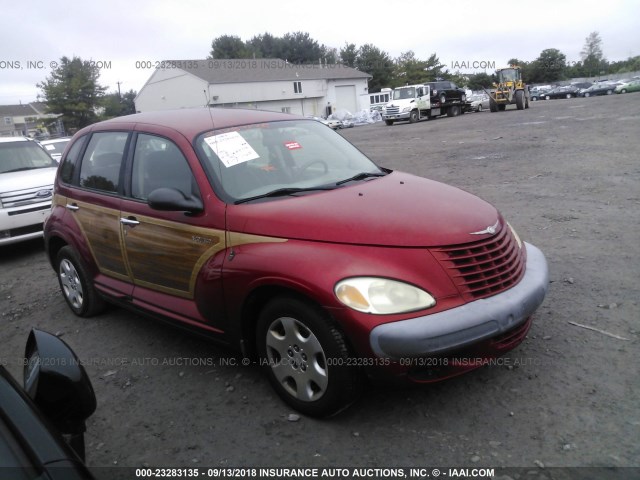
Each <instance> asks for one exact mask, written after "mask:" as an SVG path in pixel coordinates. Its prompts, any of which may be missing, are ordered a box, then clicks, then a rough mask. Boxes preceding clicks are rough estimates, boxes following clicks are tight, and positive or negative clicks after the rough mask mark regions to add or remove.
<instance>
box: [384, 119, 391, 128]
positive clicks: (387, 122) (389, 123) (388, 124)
mask: <svg viewBox="0 0 640 480" xmlns="http://www.w3.org/2000/svg"><path fill="white" fill-rule="evenodd" d="M384 123H386V124H387V126H388V127H390V126H391V125H393V120H385V121H384Z"/></svg>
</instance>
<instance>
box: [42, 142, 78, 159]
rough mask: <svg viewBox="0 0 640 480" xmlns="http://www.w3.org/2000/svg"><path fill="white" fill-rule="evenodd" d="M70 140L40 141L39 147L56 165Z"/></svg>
mask: <svg viewBox="0 0 640 480" xmlns="http://www.w3.org/2000/svg"><path fill="white" fill-rule="evenodd" d="M69 140H71V137H64V138H55V139H53V140H41V141H40V145H42V148H44V149H45V150H46V151H47V153H48V154H49V155H51V157H52V158H53V159H54V160H55V161H56V162H58V163H60V159H61V158H62V153H63V152H64V149H65V147H66V146H67V144H68V143H69Z"/></svg>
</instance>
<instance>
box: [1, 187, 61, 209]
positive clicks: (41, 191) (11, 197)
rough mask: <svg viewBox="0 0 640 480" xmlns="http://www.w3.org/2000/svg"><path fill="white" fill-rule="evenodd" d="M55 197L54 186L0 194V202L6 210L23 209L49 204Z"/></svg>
mask: <svg viewBox="0 0 640 480" xmlns="http://www.w3.org/2000/svg"><path fill="white" fill-rule="evenodd" d="M52 196H53V185H43V186H41V187H35V188H25V189H22V190H13V191H11V192H3V193H0V202H2V206H3V207H4V208H15V207H22V206H24V205H31V204H34V203H42V202H49V203H51V198H52Z"/></svg>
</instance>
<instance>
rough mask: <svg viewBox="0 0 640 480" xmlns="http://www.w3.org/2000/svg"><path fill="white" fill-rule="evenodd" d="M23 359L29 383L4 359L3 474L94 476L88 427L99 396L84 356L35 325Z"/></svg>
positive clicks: (50, 479)
mask: <svg viewBox="0 0 640 480" xmlns="http://www.w3.org/2000/svg"><path fill="white" fill-rule="evenodd" d="M4 353H7V352H4ZM5 358H6V357H5ZM21 364H24V388H23V387H21V386H20V385H19V384H18V382H16V380H15V379H14V378H13V377H12V376H11V374H10V373H9V372H8V371H7V370H6V369H5V367H4V366H3V365H2V364H1V363H0V466H1V468H0V471H2V478H3V479H4V478H11V479H14V478H15V479H36V478H37V479H42V480H45V479H47V480H58V479H64V480H76V479H77V480H80V479H85V480H89V479H93V478H94V477H93V476H92V474H91V473H90V472H89V470H88V469H87V467H86V466H85V465H84V458H85V446H84V432H85V429H86V427H85V422H86V419H87V418H89V417H90V416H91V415H92V414H93V412H94V411H95V409H96V397H95V394H94V392H93V387H92V386H91V381H90V380H89V377H88V376H87V374H86V372H85V370H84V367H83V366H82V364H81V362H80V360H79V359H78V357H77V356H76V355H75V353H73V351H72V350H71V349H70V348H69V346H68V345H67V344H66V343H65V342H63V341H62V340H61V339H60V338H58V337H56V336H55V335H52V334H50V333H47V332H43V331H41V330H35V329H34V330H32V331H31V333H30V335H29V339H28V341H27V347H26V351H25V356H24V359H23V362H22V363H21Z"/></svg>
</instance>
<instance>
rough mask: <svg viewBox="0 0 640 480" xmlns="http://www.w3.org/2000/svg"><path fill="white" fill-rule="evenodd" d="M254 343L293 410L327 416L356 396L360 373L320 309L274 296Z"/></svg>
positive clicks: (265, 309)
mask: <svg viewBox="0 0 640 480" xmlns="http://www.w3.org/2000/svg"><path fill="white" fill-rule="evenodd" d="M256 342H257V350H258V355H259V357H260V364H261V366H262V368H263V369H264V370H265V372H266V374H267V376H268V378H269V381H270V382H271V385H272V386H273V388H274V389H275V390H276V392H277V393H278V395H280V397H282V399H283V400H284V401H285V402H287V403H288V404H289V405H291V406H292V407H293V408H295V409H296V410H298V411H300V412H302V413H304V414H306V415H310V416H314V417H319V416H327V415H331V414H333V413H336V412H338V411H340V410H342V409H343V408H345V407H347V406H348V405H350V404H351V403H352V402H353V401H354V400H355V399H356V398H357V395H358V394H359V392H360V389H361V374H360V372H359V370H358V369H357V368H356V367H355V366H354V365H353V363H350V362H349V359H350V355H349V350H348V347H347V344H346V341H345V338H344V336H343V334H342V333H341V332H340V331H339V330H338V328H337V326H336V325H334V323H333V321H332V320H331V318H330V317H329V315H328V314H327V313H326V312H324V310H322V309H321V308H320V307H317V306H315V305H313V304H311V303H308V302H305V301H303V300H300V299H298V298H295V297H288V296H283V297H278V298H275V299H274V300H272V301H271V302H269V303H268V304H267V305H266V306H265V308H264V309H263V310H262V312H261V313H260V317H259V318H258V325H257V328H256Z"/></svg>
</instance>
